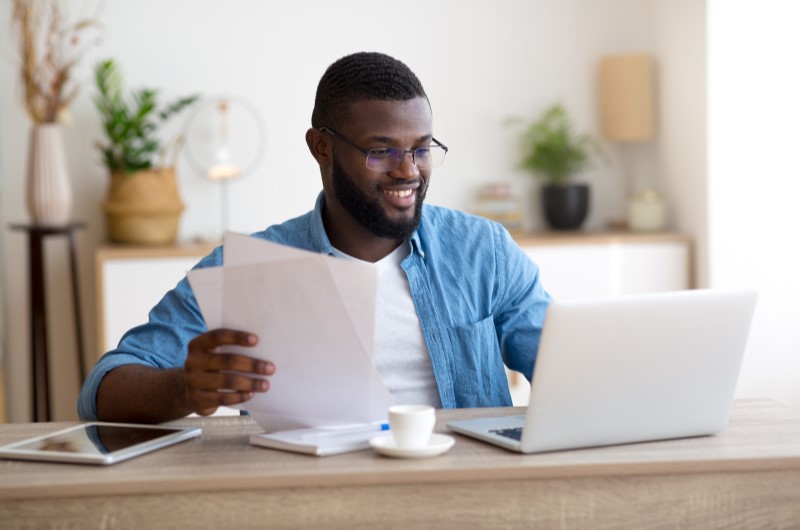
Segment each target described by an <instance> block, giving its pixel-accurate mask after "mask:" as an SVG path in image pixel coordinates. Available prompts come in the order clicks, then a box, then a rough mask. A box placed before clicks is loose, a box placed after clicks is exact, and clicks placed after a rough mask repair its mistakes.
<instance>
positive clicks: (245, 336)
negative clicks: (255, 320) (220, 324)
mask: <svg viewBox="0 0 800 530" xmlns="http://www.w3.org/2000/svg"><path fill="white" fill-rule="evenodd" d="M256 344H258V337H257V336H256V335H254V334H252V333H248V332H246V331H237V330H234V329H222V328H220V329H214V330H211V331H207V332H205V333H202V334H200V335H198V336H197V337H195V338H194V339H193V340H192V341H191V342H190V343H189V346H190V347H191V346H193V345H194V346H195V347H196V348H198V349H200V350H203V351H209V352H210V351H212V350H213V349H214V348H216V347H217V346H223V345H233V346H255V345H256Z"/></svg>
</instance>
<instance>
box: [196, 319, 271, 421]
mask: <svg viewBox="0 0 800 530" xmlns="http://www.w3.org/2000/svg"><path fill="white" fill-rule="evenodd" d="M257 343H258V337H257V336H256V335H253V334H252V333H247V332H242V331H236V330H230V329H216V330H212V331H208V332H206V333H203V334H201V335H198V336H197V337H195V338H194V339H193V340H192V341H191V342H190V343H189V347H188V352H187V356H186V363H185V365H184V377H185V386H186V395H187V400H188V402H189V406H190V407H191V409H192V410H193V411H194V412H197V413H198V414H201V415H208V414H213V413H214V411H215V410H216V409H217V407H219V406H230V405H237V404H240V403H244V402H246V401H248V400H250V399H252V398H253V395H254V393H255V392H266V391H267V390H269V382H268V381H266V380H265V379H263V378H262V377H258V376H269V375H272V374H274V373H275V365H274V364H272V363H271V362H269V361H264V360H261V359H254V358H253V357H249V356H247V355H243V354H239V353H221V352H219V349H220V346H244V347H251V346H254V345H256V344H257Z"/></svg>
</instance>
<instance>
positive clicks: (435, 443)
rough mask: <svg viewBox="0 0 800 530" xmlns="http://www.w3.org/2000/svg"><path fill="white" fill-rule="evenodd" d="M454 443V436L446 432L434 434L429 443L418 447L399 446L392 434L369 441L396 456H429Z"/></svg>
mask: <svg viewBox="0 0 800 530" xmlns="http://www.w3.org/2000/svg"><path fill="white" fill-rule="evenodd" d="M454 443H456V441H455V440H454V439H453V437H452V436H447V435H446V434H432V435H431V439H430V441H429V442H428V445H426V446H425V447H420V448H418V449H406V448H400V447H397V445H395V443H394V437H393V436H392V435H391V434H382V435H380V436H375V437H374V438H371V439H370V441H369V445H370V446H371V447H372V448H373V449H375V451H377V452H379V453H380V454H382V455H385V456H393V457H395V458H428V457H431V456H436V455H440V454H442V453H445V452H447V450H448V449H450V448H451V447H453V444H454Z"/></svg>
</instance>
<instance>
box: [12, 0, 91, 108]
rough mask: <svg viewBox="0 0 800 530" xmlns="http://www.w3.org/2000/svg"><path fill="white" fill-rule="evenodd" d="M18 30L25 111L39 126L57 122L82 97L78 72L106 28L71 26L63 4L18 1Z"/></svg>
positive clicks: (15, 8) (15, 22)
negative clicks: (75, 70)
mask: <svg viewBox="0 0 800 530" xmlns="http://www.w3.org/2000/svg"><path fill="white" fill-rule="evenodd" d="M12 1H13V13H12V17H11V25H12V29H13V31H14V32H15V36H16V37H17V38H18V42H19V54H20V57H19V59H20V67H21V77H22V86H23V90H24V100H25V109H26V110H27V112H28V115H29V116H30V118H31V119H32V120H33V121H34V122H35V123H54V122H57V121H60V119H62V118H63V116H64V112H65V111H66V110H67V108H68V107H69V105H70V104H71V103H72V102H73V101H74V100H75V97H76V96H77V95H78V87H77V86H76V85H75V83H74V82H73V81H72V78H71V74H72V69H73V67H74V66H75V65H76V64H77V63H78V62H79V61H80V59H81V57H82V56H83V55H84V54H85V53H86V50H87V49H88V48H89V47H90V46H92V45H94V44H96V43H97V42H98V38H97V34H96V32H93V31H92V30H98V29H99V28H100V23H99V22H98V21H97V20H96V19H95V18H85V19H81V20H78V21H77V22H74V23H69V22H67V20H66V17H65V16H64V13H63V12H62V10H61V6H60V2H59V0H12Z"/></svg>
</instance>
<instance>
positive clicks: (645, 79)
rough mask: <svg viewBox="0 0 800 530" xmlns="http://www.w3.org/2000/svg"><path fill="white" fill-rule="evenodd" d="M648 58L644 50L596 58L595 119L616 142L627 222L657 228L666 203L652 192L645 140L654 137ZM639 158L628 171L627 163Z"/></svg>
mask: <svg viewBox="0 0 800 530" xmlns="http://www.w3.org/2000/svg"><path fill="white" fill-rule="evenodd" d="M653 71H654V67H653V59H652V57H650V56H649V55H646V54H628V55H614V56H608V57H603V58H602V59H601V61H600V69H599V87H600V118H601V121H602V125H603V136H604V137H605V138H606V139H607V140H609V141H611V142H613V143H616V144H618V145H619V146H620V148H621V150H622V153H621V154H622V156H621V159H622V160H623V163H624V165H625V168H624V169H623V173H624V174H625V180H626V181H627V186H628V190H627V195H628V215H627V225H628V228H629V229H630V230H635V231H659V230H663V229H664V228H665V227H666V224H667V215H666V203H665V201H664V198H663V196H662V195H661V194H659V193H658V192H657V191H655V185H654V183H653V170H652V168H651V167H648V161H647V157H646V153H645V152H643V150H644V148H645V147H646V144H647V143H649V142H651V141H652V140H653V139H654V138H655V97H654V94H655V90H654V82H653V77H654V73H653ZM632 161H633V162H638V163H636V164H635V165H636V166H637V167H636V169H634V170H633V171H631V170H630V169H629V166H630V165H632V164H631V162H632Z"/></svg>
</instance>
